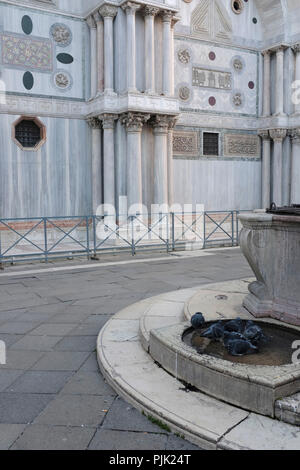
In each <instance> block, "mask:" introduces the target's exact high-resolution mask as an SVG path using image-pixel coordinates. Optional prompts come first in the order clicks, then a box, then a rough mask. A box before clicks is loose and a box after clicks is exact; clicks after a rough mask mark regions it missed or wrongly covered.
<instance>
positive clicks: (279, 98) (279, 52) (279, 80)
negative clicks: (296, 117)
mask: <svg viewBox="0 0 300 470" xmlns="http://www.w3.org/2000/svg"><path fill="white" fill-rule="evenodd" d="M285 49H286V48H285V46H279V47H278V48H277V49H276V113H275V114H276V116H285V113H284V111H283V98H284V80H283V59H284V50H285Z"/></svg>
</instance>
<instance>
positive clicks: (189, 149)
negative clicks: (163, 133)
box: [173, 131, 199, 156]
mask: <svg viewBox="0 0 300 470" xmlns="http://www.w3.org/2000/svg"><path fill="white" fill-rule="evenodd" d="M198 147H199V145H198V133H197V132H186V131H174V134H173V154H174V155H187V156H196V155H198V151H199V149H198Z"/></svg>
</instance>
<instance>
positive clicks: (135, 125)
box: [120, 112, 150, 132]
mask: <svg viewBox="0 0 300 470" xmlns="http://www.w3.org/2000/svg"><path fill="white" fill-rule="evenodd" d="M149 119H150V114H143V113H131V112H129V113H124V114H122V115H121V118H120V120H121V124H123V125H124V126H125V128H126V130H127V132H141V130H142V128H143V125H144V124H145V122H147V121H148V120H149Z"/></svg>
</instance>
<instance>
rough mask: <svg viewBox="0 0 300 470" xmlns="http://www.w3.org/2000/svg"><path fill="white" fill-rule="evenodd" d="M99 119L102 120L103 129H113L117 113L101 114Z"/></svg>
mask: <svg viewBox="0 0 300 470" xmlns="http://www.w3.org/2000/svg"><path fill="white" fill-rule="evenodd" d="M99 119H100V120H101V121H102V127H103V129H114V127H115V120H116V119H118V115H117V114H109V113H105V114H101V115H100V116H99Z"/></svg>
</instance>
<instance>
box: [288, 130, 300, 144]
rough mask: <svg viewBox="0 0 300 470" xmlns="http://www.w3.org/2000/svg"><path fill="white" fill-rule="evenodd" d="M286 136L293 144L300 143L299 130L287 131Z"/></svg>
mask: <svg viewBox="0 0 300 470" xmlns="http://www.w3.org/2000/svg"><path fill="white" fill-rule="evenodd" d="M288 136H289V137H290V138H291V139H292V141H293V142H295V143H300V128H299V127H297V128H295V129H289V130H288Z"/></svg>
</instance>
